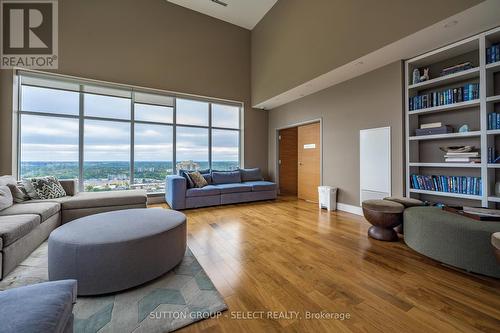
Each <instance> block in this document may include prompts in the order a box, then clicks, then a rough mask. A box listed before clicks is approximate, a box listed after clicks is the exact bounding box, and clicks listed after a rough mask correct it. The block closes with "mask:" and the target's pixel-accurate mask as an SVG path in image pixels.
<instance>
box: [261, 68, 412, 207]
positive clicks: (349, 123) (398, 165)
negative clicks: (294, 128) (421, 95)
mask: <svg viewBox="0 0 500 333" xmlns="http://www.w3.org/2000/svg"><path fill="white" fill-rule="evenodd" d="M402 77H403V67H402V63H401V62H395V63H392V64H390V65H387V66H385V67H382V68H380V69H377V70H375V71H373V72H370V73H367V74H365V75H362V76H359V77H357V78H354V79H352V80H349V81H346V82H343V83H341V84H338V85H336V86H333V87H330V88H327V89H325V90H322V91H320V92H317V93H315V94H312V95H310V96H306V97H304V98H301V99H300V100H297V101H295V102H292V103H289V104H286V105H283V106H281V107H279V108H276V109H273V110H271V111H269V170H270V173H271V175H272V177H273V178H274V176H275V166H276V129H277V128H281V127H284V126H287V125H291V124H296V123H300V122H305V121H309V120H313V119H318V118H321V119H322V126H323V142H322V144H323V184H324V185H331V186H335V187H338V188H339V190H340V191H339V197H338V200H339V202H341V203H345V204H350V205H356V206H358V205H359V130H361V129H366V128H375V127H383V126H390V127H391V137H392V138H391V148H392V193H393V195H401V194H402V192H403V151H404V150H403V143H404V141H403V140H404V139H403V138H404V136H403V133H404V131H403V119H404V116H403V115H404V114H403V98H402V93H403V80H402Z"/></svg>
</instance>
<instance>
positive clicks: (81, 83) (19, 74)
mask: <svg viewBox="0 0 500 333" xmlns="http://www.w3.org/2000/svg"><path fill="white" fill-rule="evenodd" d="M14 76H15V81H14V82H16V85H15V90H16V91H15V93H17V99H16V103H15V106H14V113H15V115H14V116H15V126H16V127H15V131H14V133H13V135H14V136H15V141H14V142H15V147H14V149H15V150H14V154H13V156H15V161H13V164H14V169H15V174H16V177H17V179H20V173H21V162H22V160H21V144H22V142H21V131H22V128H21V116H22V115H36V116H41V117H50V118H69V119H78V122H79V133H78V138H79V140H78V142H79V143H78V188H79V190H80V191H84V181H85V179H84V171H83V166H84V162H85V161H84V124H85V120H99V121H104V122H106V121H113V122H122V123H129V125H130V161H129V162H130V171H129V172H130V178H129V181H130V185H131V187H133V185H135V182H134V181H135V179H134V178H135V177H134V175H135V173H134V171H135V170H134V169H135V165H134V164H135V133H134V132H135V125H136V124H144V125H159V126H172V136H173V137H172V161H171V162H172V174H176V173H177V163H178V162H180V161H177V156H176V155H177V154H176V150H177V126H180V127H190V128H203V129H207V130H208V165H209V167H210V168H212V155H213V152H212V130H226V131H235V132H238V137H239V140H238V143H239V144H238V166H239V167H241V164H242V160H243V158H242V157H243V112H244V104H243V103H241V102H235V101H228V100H221V99H215V98H208V97H200V96H193V95H189V94H180V93H173V92H168V91H164V90H158V89H151V88H145V87H136V86H130V85H123V84H118V83H109V82H104V81H97V80H89V79H83V78H76V77H69V76H65V75H60V74H46V73H43V72H38V71H27V70H24V69H23V70H17V71H14ZM23 77H41V78H46V79H50V80H54V81H62V82H61V83H64V81H69V82H70V83H71V84H78V87H79V89H78V90H76V89H65V88H62V87H51V86H44V85H37V84H32V83H27V84H23V82H22V81H23ZM86 85H92V86H94V87H95V86H96V85H97V86H101V87H102V88H104V89H106V88H116V89H120V90H124V91H128V92H129V93H130V97H123V96H117V95H110V94H106V93H102V94H101V93H97V92H88V91H85V86H86ZM22 86H33V87H40V88H46V89H53V90H63V91H71V92H76V93H78V94H79V114H78V115H70V114H60V113H55V112H36V111H24V110H22V97H23V96H22ZM136 92H137V93H150V94H155V95H163V96H166V97H171V98H173V105H172V106H171V107H172V109H173V119H172V120H173V121H172V122H171V123H170V122H168V123H167V122H156V121H143V120H136V119H135V104H136V103H137V104H146V105H148V104H150V105H158V106H166V105H160V104H157V103H153V102H151V103H146V102H144V101H140V102H139V101H138V102H136V101H135V93H136ZM85 94H92V95H100V96H111V97H121V98H128V99H130V119H119V118H107V117H95V116H86V115H85V110H84V107H85V106H84V99H85V98H84V97H85ZM177 98H179V99H187V100H194V101H200V102H205V103H208V125H207V126H202V125H186V124H178V125H177ZM213 104H219V105H228V106H233V107H237V108H238V109H239V112H238V124H239V128H237V129H235V128H224V127H213V126H212V105H213ZM167 107H168V106H167ZM163 193H164V192H148V195H155V194H163Z"/></svg>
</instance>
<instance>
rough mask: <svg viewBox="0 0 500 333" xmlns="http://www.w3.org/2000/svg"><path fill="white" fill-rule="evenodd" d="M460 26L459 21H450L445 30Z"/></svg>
mask: <svg viewBox="0 0 500 333" xmlns="http://www.w3.org/2000/svg"><path fill="white" fill-rule="evenodd" d="M457 24H458V21H457V20H453V21H450V22H448V23H446V24H445V25H444V27H445V28H450V27H453V26H455V25H457Z"/></svg>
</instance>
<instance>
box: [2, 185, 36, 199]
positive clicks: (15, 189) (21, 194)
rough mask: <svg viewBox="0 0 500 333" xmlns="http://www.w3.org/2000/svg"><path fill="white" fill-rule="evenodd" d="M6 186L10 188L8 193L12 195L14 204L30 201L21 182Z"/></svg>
mask: <svg viewBox="0 0 500 333" xmlns="http://www.w3.org/2000/svg"><path fill="white" fill-rule="evenodd" d="M7 186H8V187H9V188H10V192H11V193H12V197H13V198H14V203H20V202H23V201H26V200H30V199H31V198H30V197H29V195H28V193H27V192H26V189H25V188H24V185H23V183H22V182H19V183H17V182H16V183H15V184H8V185H7Z"/></svg>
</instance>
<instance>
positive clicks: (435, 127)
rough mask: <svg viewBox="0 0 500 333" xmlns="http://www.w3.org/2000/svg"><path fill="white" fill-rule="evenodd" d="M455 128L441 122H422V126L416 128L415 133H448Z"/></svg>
mask: <svg viewBox="0 0 500 333" xmlns="http://www.w3.org/2000/svg"><path fill="white" fill-rule="evenodd" d="M452 132H453V128H452V127H451V126H447V125H443V123H441V122H436V123H430V124H421V125H420V128H417V129H416V130H415V135H417V136H419V135H435V134H446V133H452Z"/></svg>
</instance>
